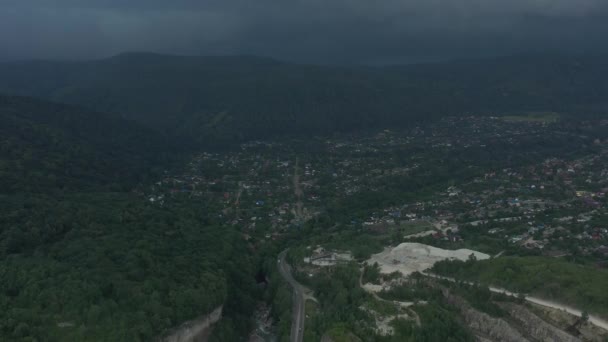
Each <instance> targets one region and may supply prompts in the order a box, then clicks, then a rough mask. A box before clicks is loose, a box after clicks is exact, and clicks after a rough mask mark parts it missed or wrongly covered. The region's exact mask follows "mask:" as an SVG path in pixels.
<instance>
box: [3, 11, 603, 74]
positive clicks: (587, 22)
mask: <svg viewBox="0 0 608 342" xmlns="http://www.w3.org/2000/svg"><path fill="white" fill-rule="evenodd" d="M607 19H608V1H606V0H460V1H458V0H376V1H372V0H255V1H252V0H222V1H220V0H207V1H205V0H181V1H180V0H177V1H176V0H173V1H168V0H54V1H49V0H3V1H2V2H1V3H0V46H2V47H3V50H2V53H1V55H2V56H4V57H5V58H7V57H9V58H10V57H12V58H17V57H20V58H21V57H26V58H66V57H67V58H70V57H71V58H88V57H101V56H107V55H111V54H115V53H119V52H123V51H134V50H139V51H142V50H144V51H157V52H169V53H179V54H237V53H238V54H260V55H267V56H274V57H278V58H284V59H290V60H298V61H306V62H328V63H340V62H346V63H350V62H354V63H359V62H407V61H411V60H420V59H429V58H430V59H433V58H449V57H465V56H480V55H493V54H505V53H519V52H527V51H544V50H561V51H570V52H579V51H588V52H597V51H600V50H602V49H604V45H606V44H604V43H603V41H604V40H605V38H606V37H607V34H608V20H607Z"/></svg>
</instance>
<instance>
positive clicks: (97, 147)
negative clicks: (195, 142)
mask: <svg viewBox="0 0 608 342" xmlns="http://www.w3.org/2000/svg"><path fill="white" fill-rule="evenodd" d="M0 122H1V125H0V193H5V192H17V191H28V192H46V191H49V190H52V189H55V190H56V189H66V188H68V189H70V188H71V189H72V190H74V189H79V190H83V189H84V188H89V189H90V188H97V189H100V188H105V189H112V190H119V189H122V188H124V187H127V188H128V187H130V186H132V185H133V183H134V182H137V181H141V180H143V179H144V178H146V177H150V176H152V175H153V174H154V173H160V171H161V170H162V167H163V166H166V164H167V163H168V162H169V161H170V160H171V159H172V158H174V152H175V149H174V148H172V147H171V146H172V144H169V143H168V142H167V141H166V139H164V138H162V137H161V136H160V135H159V134H158V133H156V132H154V131H152V130H151V129H148V128H145V127H141V126H140V125H138V124H136V123H133V122H130V121H127V120H125V119H122V118H119V117H111V116H108V115H105V114H100V113H95V112H91V111H89V110H86V109H83V108H79V107H74V106H68V105H60V104H55V103H49V102H45V101H40V100H36V99H32V98H24V97H9V96H0Z"/></svg>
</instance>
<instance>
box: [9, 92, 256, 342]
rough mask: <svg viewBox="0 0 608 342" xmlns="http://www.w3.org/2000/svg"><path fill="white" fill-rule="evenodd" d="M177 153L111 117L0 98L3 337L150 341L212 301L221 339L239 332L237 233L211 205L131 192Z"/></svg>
mask: <svg viewBox="0 0 608 342" xmlns="http://www.w3.org/2000/svg"><path fill="white" fill-rule="evenodd" d="M176 152H179V151H177V150H176V148H175V145H174V144H173V143H169V142H167V141H166V139H165V138H164V137H162V136H161V135H159V134H158V133H157V132H155V131H153V130H151V129H149V128H145V127H141V126H140V125H139V124H137V123H134V122H131V121H128V120H125V119H122V118H119V117H112V116H108V115H106V114H101V113H96V112H90V111H88V110H85V109H83V108H80V107H74V106H67V105H60V104H55V103H49V102H46V101H41V100H36V99H32V98H25V97H8V96H0V276H1V277H2V282H0V340H2V341H84V340H106V341H149V340H152V339H154V338H157V337H158V336H160V335H161V334H163V333H164V332H166V331H167V330H168V329H171V328H174V327H176V326H179V325H180V324H182V323H183V322H185V321H187V320H190V319H193V318H196V317H198V316H200V315H203V314H205V313H207V312H210V311H212V310H213V309H215V308H217V307H218V306H220V305H224V312H226V317H229V318H228V319H226V320H225V321H224V322H223V325H224V326H225V327H224V330H226V331H230V332H231V334H233V335H229V336H237V335H239V334H242V333H243V331H246V330H247V329H248V322H249V321H248V320H247V319H238V315H243V316H248V315H249V314H250V312H249V310H253V308H254V307H255V305H254V304H253V303H252V301H253V299H252V298H251V296H252V295H254V294H255V288H253V286H254V284H255V278H254V275H253V274H254V270H255V266H254V265H253V262H254V261H253V260H252V258H251V256H250V255H249V254H248V253H247V246H246V244H245V241H244V240H243V239H242V238H241V236H240V234H239V233H238V232H237V231H236V230H234V229H226V228H225V227H223V226H222V225H221V224H220V223H218V222H216V221H214V220H213V219H212V218H210V217H209V212H211V211H212V210H211V209H210V207H211V206H212V204H211V203H207V202H205V201H198V202H193V201H179V200H178V199H177V200H176V202H173V204H172V205H169V204H167V205H164V206H159V205H154V204H152V203H149V201H147V199H146V198H145V197H144V196H143V195H142V194H140V193H139V192H138V191H134V190H137V189H138V187H139V186H140V184H149V183H152V182H154V181H156V180H157V179H159V178H160V177H161V176H162V174H163V170H165V168H170V167H171V166H172V165H173V162H174V161H176V160H178V159H177V155H179V153H177V154H176ZM228 298H229V300H228ZM233 302H237V303H245V305H244V306H243V307H241V306H240V304H239V306H237V307H236V308H235V307H234V306H233V305H232V304H231V303H233ZM231 338H232V337H231Z"/></svg>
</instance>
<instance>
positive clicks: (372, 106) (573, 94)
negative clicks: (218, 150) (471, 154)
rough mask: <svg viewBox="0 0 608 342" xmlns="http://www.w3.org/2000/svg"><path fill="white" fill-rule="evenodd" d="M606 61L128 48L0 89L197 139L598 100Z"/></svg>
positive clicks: (22, 70)
mask: <svg viewBox="0 0 608 342" xmlns="http://www.w3.org/2000/svg"><path fill="white" fill-rule="evenodd" d="M607 60H608V59H606V58H603V57H602V56H597V57H593V56H581V57H566V56H544V55H537V56H528V57H508V58H499V59H492V60H480V61H464V62H451V63H443V64H428V65H410V66H402V67H386V68H371V67H350V68H342V67H325V66H323V67H321V66H312V65H297V64H289V63H282V62H278V61H275V60H272V59H266V58H258V57H247V56H241V57H178V56H165V55H156V54H144V53H131V54H123V55H119V56H116V57H113V58H109V59H104V60H97V61H88V62H48V61H34V62H18V63H4V64H0V92H5V93H11V94H19V95H32V96H39V97H43V98H47V99H52V100H56V101H60V102H66V103H72V104H79V105H84V106H86V107H89V108H92V109H95V110H99V111H102V112H108V113H116V114H121V115H123V116H124V117H127V118H130V119H134V120H136V121H139V122H141V123H144V124H146V125H148V126H150V127H155V128H158V129H162V130H165V131H168V132H171V133H172V134H173V135H175V136H181V137H189V138H193V139H194V140H196V141H198V142H199V143H204V144H214V145H218V144H222V143H230V142H234V141H235V140H236V141H240V140H243V139H247V138H260V137H264V138H267V137H271V136H280V135H294V134H306V135H310V134H326V133H331V132H336V131H352V130H361V129H368V128H386V127H398V126H406V125H410V124H411V123H412V122H414V121H417V120H427V119H432V118H435V117H440V116H445V115H459V114H462V113H474V114H484V115H493V114H497V113H498V114H501V113H505V112H513V111H538V110H542V111H558V112H570V111H576V113H577V115H582V114H581V113H590V114H593V113H598V112H602V111H605V110H606V109H607V106H608V103H607V101H606V98H608V82H607V81H606V80H608V77H607V76H608V62H606V61H607Z"/></svg>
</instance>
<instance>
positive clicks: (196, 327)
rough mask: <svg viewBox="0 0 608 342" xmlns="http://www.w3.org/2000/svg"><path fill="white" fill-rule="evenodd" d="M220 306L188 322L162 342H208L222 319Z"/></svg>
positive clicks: (162, 339) (163, 338)
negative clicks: (215, 326)
mask: <svg viewBox="0 0 608 342" xmlns="http://www.w3.org/2000/svg"><path fill="white" fill-rule="evenodd" d="M222 309H223V307H222V306H220V307H218V308H216V309H215V310H213V311H212V312H211V313H209V314H207V315H204V316H201V317H199V318H197V319H194V320H191V321H188V322H186V323H184V324H182V325H180V326H179V327H178V328H176V329H174V330H173V331H171V332H170V333H168V334H167V335H166V336H165V337H162V338H161V339H160V341H161V342H206V341H207V339H208V338H209V333H210V331H211V327H212V326H213V324H215V323H217V322H218V321H219V320H220V319H221V318H222Z"/></svg>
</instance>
